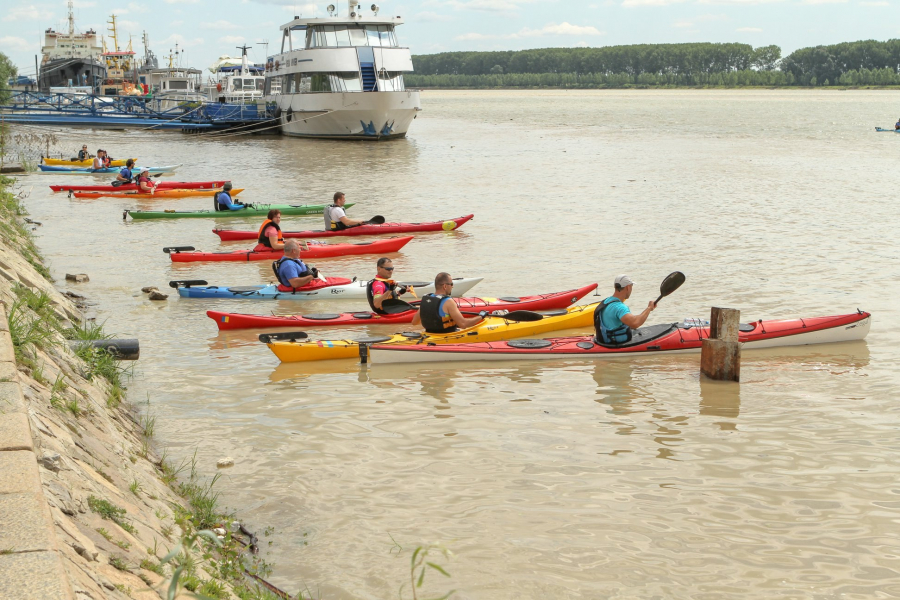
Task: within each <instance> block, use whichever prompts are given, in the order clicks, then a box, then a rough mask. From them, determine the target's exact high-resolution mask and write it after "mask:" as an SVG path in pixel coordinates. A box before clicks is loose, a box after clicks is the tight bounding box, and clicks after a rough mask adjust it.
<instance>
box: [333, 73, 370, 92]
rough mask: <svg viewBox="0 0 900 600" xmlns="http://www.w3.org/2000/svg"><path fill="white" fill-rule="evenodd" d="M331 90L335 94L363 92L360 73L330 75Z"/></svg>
mask: <svg viewBox="0 0 900 600" xmlns="http://www.w3.org/2000/svg"><path fill="white" fill-rule="evenodd" d="M329 77H330V79H331V90H332V91H334V92H361V91H362V81H360V79H359V72H358V71H347V72H341V73H329Z"/></svg>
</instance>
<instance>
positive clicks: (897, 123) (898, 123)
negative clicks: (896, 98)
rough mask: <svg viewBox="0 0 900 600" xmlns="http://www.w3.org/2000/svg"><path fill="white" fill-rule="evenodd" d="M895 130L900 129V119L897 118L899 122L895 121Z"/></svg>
mask: <svg viewBox="0 0 900 600" xmlns="http://www.w3.org/2000/svg"><path fill="white" fill-rule="evenodd" d="M894 130H896V131H900V119H897V122H896V123H894Z"/></svg>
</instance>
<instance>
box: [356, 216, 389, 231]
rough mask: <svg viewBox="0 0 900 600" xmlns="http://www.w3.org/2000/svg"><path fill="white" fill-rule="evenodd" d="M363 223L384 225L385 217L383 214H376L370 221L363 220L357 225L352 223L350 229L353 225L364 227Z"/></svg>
mask: <svg viewBox="0 0 900 600" xmlns="http://www.w3.org/2000/svg"><path fill="white" fill-rule="evenodd" d="M363 225H384V217H382V216H381V215H375V216H374V217H372V218H371V219H369V220H368V221H362V222H361V223H357V224H356V225H351V226H350V227H348V229H350V228H352V227H362V226H363Z"/></svg>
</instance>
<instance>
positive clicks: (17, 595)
mask: <svg viewBox="0 0 900 600" xmlns="http://www.w3.org/2000/svg"><path fill="white" fill-rule="evenodd" d="M0 590H3V593H2V595H3V599H4V600H49V599H51V598H52V599H53V600H71V599H72V598H73V596H72V589H71V588H70V587H69V581H68V578H67V577H66V572H65V568H64V567H63V564H62V560H61V559H60V557H59V555H58V554H57V553H56V552H28V553H25V554H4V555H0Z"/></svg>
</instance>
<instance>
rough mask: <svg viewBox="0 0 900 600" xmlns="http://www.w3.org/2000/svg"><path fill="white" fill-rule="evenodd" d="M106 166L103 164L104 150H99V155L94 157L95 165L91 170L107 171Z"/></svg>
mask: <svg viewBox="0 0 900 600" xmlns="http://www.w3.org/2000/svg"><path fill="white" fill-rule="evenodd" d="M105 168H106V165H105V164H103V150H101V149H99V148H98V149H97V155H96V156H95V157H94V163H93V164H92V165H91V170H93V171H100V170H102V169H105Z"/></svg>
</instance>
